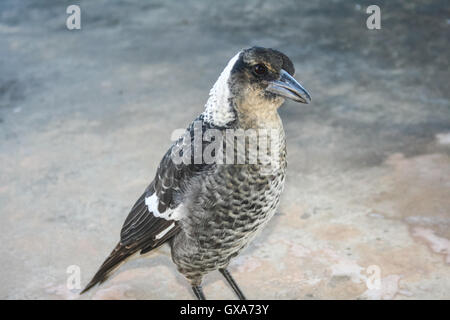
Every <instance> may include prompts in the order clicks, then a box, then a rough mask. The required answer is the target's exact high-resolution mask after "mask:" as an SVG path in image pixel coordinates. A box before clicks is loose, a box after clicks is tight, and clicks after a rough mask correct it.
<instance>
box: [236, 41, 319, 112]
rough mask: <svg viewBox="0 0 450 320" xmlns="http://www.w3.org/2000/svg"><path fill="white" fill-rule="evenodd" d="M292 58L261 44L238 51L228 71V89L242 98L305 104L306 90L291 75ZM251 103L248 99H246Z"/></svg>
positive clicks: (308, 97)
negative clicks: (291, 101)
mask: <svg viewBox="0 0 450 320" xmlns="http://www.w3.org/2000/svg"><path fill="white" fill-rule="evenodd" d="M294 73H295V69H294V65H293V63H292V61H291V60H290V59H289V58H288V57H287V56H286V55H285V54H284V53H282V52H280V51H277V50H274V49H270V48H261V47H252V48H249V49H245V50H242V51H241V53H240V54H239V58H238V59H237V60H236V62H235V63H234V66H233V68H232V69H231V72H230V81H229V86H230V91H231V93H232V94H233V96H235V97H237V98H239V97H240V98H241V99H243V100H249V101H250V100H255V99H257V100H259V99H264V100H266V101H272V102H273V103H276V104H278V105H279V104H281V103H282V101H283V99H280V98H289V99H292V100H294V101H297V102H301V103H308V102H309V101H310V100H311V97H310V95H309V93H308V92H307V91H306V90H305V89H304V88H303V87H302V86H301V85H300V84H299V83H298V82H297V81H296V80H295V79H294V78H293V76H294ZM250 102H251V101H250Z"/></svg>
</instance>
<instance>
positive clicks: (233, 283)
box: [219, 268, 247, 300]
mask: <svg viewBox="0 0 450 320" xmlns="http://www.w3.org/2000/svg"><path fill="white" fill-rule="evenodd" d="M219 271H220V273H221V274H223V276H224V277H225V279H226V280H227V282H228V283H229V284H230V286H231V288H233V291H234V292H235V293H236V295H237V296H238V298H239V300H247V299H245V296H244V294H243V293H242V291H241V289H239V287H238V285H237V283H236V281H234V279H233V277H232V276H231V274H230V273H229V272H228V270H227V269H226V268H223V269H219Z"/></svg>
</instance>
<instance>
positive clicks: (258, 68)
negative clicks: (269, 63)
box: [253, 64, 267, 76]
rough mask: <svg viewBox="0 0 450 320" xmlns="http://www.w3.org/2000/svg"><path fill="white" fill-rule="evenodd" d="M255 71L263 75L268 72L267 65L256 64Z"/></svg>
mask: <svg viewBox="0 0 450 320" xmlns="http://www.w3.org/2000/svg"><path fill="white" fill-rule="evenodd" d="M253 71H254V72H255V73H256V74H257V75H259V76H261V75H263V74H266V73H267V67H266V66H265V65H263V64H257V65H256V66H254V67H253Z"/></svg>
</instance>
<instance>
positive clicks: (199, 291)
mask: <svg viewBox="0 0 450 320" xmlns="http://www.w3.org/2000/svg"><path fill="white" fill-rule="evenodd" d="M192 291H194V294H195V296H196V297H197V299H198V300H206V298H205V295H204V294H203V290H202V287H201V286H192Z"/></svg>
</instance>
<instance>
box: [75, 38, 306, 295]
mask: <svg viewBox="0 0 450 320" xmlns="http://www.w3.org/2000/svg"><path fill="white" fill-rule="evenodd" d="M294 72H295V70H294V65H293V63H292V61H291V60H290V59H289V58H288V57H287V56H286V55H285V54H283V53H281V52H280V51H277V50H274V49H270V48H262V47H251V48H248V49H243V50H241V51H239V52H238V53H237V54H236V55H235V56H234V57H233V58H232V59H231V60H230V61H229V62H228V64H227V65H226V67H225V69H224V70H223V71H222V73H221V74H220V76H219V78H218V79H217V81H216V82H215V84H214V86H213V87H212V89H211V90H210V93H209V98H208V100H207V102H206V105H205V109H204V111H203V113H201V114H200V115H199V116H198V117H197V118H196V119H195V120H194V121H193V122H192V123H191V124H190V125H189V126H188V128H187V129H186V132H185V134H184V135H182V136H181V137H180V138H179V139H178V140H177V141H176V142H174V144H173V145H172V146H171V147H170V148H169V150H168V151H167V153H166V154H165V155H164V157H163V158H162V160H161V162H160V164H159V166H158V169H157V171H156V175H155V178H154V179H153V181H152V182H151V183H150V185H149V186H148V187H147V188H146V189H145V191H144V193H143V194H142V195H141V197H140V198H139V199H138V200H137V201H136V203H135V204H134V206H133V207H132V209H131V211H130V213H129V214H128V217H127V218H126V220H125V222H124V224H123V227H122V230H121V233H120V241H119V243H118V244H117V245H116V247H115V248H114V250H113V251H112V252H111V254H110V255H109V256H108V257H107V258H106V260H105V261H104V262H103V264H102V265H101V266H100V269H99V270H98V271H97V273H96V274H95V275H94V277H93V278H92V280H91V281H90V282H89V283H88V284H87V286H86V287H85V289H84V290H83V291H82V292H81V293H84V292H86V291H87V290H89V289H90V288H92V287H93V286H95V285H96V284H99V283H102V282H103V281H105V280H106V279H107V278H108V277H109V276H110V275H111V273H112V272H113V271H114V270H116V269H117V268H118V267H119V266H120V265H121V264H122V263H123V262H125V261H126V260H127V259H128V258H129V257H131V256H132V255H134V254H137V253H140V254H145V253H147V252H149V251H151V250H154V249H156V248H158V247H159V246H161V245H162V244H164V243H168V244H169V245H170V248H171V256H172V260H173V262H174V263H175V265H176V266H177V269H178V271H179V272H180V273H181V274H183V275H184V276H185V278H186V279H187V280H188V281H189V282H190V285H191V287H192V290H193V292H194V294H195V296H196V297H197V299H200V300H203V299H205V295H204V293H203V290H202V286H201V283H202V279H203V277H204V276H205V275H206V274H207V273H209V272H211V271H214V270H219V271H220V272H221V273H222V275H223V276H224V278H225V279H226V281H227V282H228V283H229V285H230V286H231V288H232V289H233V291H234V292H235V294H236V295H237V297H238V298H239V299H245V296H244V294H243V293H242V291H241V290H240V288H239V287H238V285H237V284H236V282H235V280H234V279H233V277H232V276H231V274H230V273H229V271H228V270H227V267H228V265H229V263H230V260H231V259H232V258H233V257H236V256H237V255H238V254H239V253H240V252H241V251H242V250H243V249H244V248H245V247H246V246H247V245H248V244H249V242H250V241H251V240H252V239H253V238H254V236H255V235H256V234H257V232H258V231H260V230H261V229H262V227H263V226H264V225H265V224H266V223H267V222H268V221H269V220H270V218H271V217H272V216H273V215H274V213H275V211H276V210H277V207H278V204H279V202H280V195H281V192H282V190H283V185H284V180H285V172H286V164H287V163H286V144H285V134H284V129H283V125H282V121H281V119H280V117H279V115H278V111H277V110H278V108H279V107H280V106H281V105H282V103H283V102H284V101H285V99H286V98H287V99H291V100H294V101H296V102H300V103H309V102H310V101H311V97H310V94H309V93H308V92H307V91H306V89H305V88H303V87H302V85H300V84H299V83H298V82H297V81H296V80H295V79H294V77H293V76H294ZM238 131H239V132H241V133H242V132H243V133H244V140H241V142H242V141H244V142H243V143H240V144H239V143H238V142H239V141H237V140H238V138H239V136H238V135H237V134H236V132H238ZM269 131H270V135H269V134H267V135H266V133H267V132H269ZM211 132H212V133H214V135H212V134H211ZM230 132H231V133H233V134H232V135H230V134H229V133H230ZM247 132H256V133H257V134H259V136H257V138H256V139H253V140H252V139H250V138H252V137H254V136H252V135H248V136H247ZM260 132H265V133H264V134H261V133H260ZM198 134H200V139H199V140H198V138H197V137H196V135H198ZM263 135H264V136H265V137H266V138H264V139H263V138H262V137H263ZM205 136H208V137H209V138H207V137H205ZM212 136H214V139H213V138H212ZM267 136H268V137H267ZM220 137H221V138H220ZM260 141H261V142H262V141H265V146H266V148H263V147H262V145H261V144H260ZM251 142H252V143H253V144H255V143H256V147H254V148H253V149H251V148H252V143H251ZM212 144H214V146H216V147H217V148H215V149H214V148H211V146H212ZM208 147H210V148H209V149H213V150H212V151H211V152H210V155H211V156H212V157H213V161H211V159H206V158H207V157H206V156H204V155H205V154H206V150H207V149H208ZM199 149H201V150H204V151H205V152H203V153H201V152H200V153H199V152H198V150H199ZM252 150H256V151H257V152H256V153H255V152H251V151H252ZM229 151H232V152H231V156H230V157H228V155H229V154H230V153H229ZM236 153H237V156H236ZM199 154H200V156H198V155H199ZM224 154H226V155H227V157H226V159H225V160H226V161H224V160H223V158H224ZM240 154H241V155H243V156H242V157H240V158H239V155H240ZM250 154H252V156H251V155H250ZM255 154H256V156H255ZM260 154H261V155H262V156H261V157H259V155H260ZM273 154H275V155H277V156H276V157H271V156H272V155H273ZM238 158H239V159H238ZM255 158H257V159H255ZM259 158H261V159H259ZM268 158H269V159H275V160H274V161H266V160H267V159H268ZM263 159H265V160H264V161H263ZM219 160H220V161H219ZM271 162H273V163H271Z"/></svg>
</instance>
